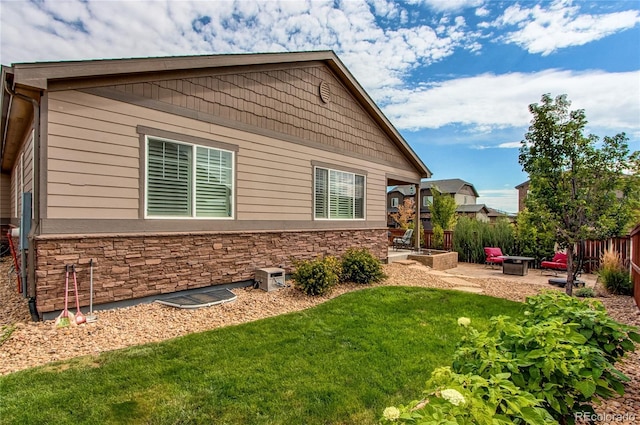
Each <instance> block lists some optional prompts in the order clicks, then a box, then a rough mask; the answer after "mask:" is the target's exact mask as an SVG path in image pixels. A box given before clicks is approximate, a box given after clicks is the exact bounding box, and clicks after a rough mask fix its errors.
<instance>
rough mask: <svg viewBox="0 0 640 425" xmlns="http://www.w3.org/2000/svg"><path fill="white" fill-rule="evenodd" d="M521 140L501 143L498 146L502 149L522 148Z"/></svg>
mask: <svg viewBox="0 0 640 425" xmlns="http://www.w3.org/2000/svg"><path fill="white" fill-rule="evenodd" d="M520 146H521V144H520V142H506V143H500V144H499V145H498V148H501V149H520Z"/></svg>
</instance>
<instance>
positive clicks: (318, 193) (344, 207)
mask: <svg viewBox="0 0 640 425" xmlns="http://www.w3.org/2000/svg"><path fill="white" fill-rule="evenodd" d="M364 188H365V177H364V176H362V175H359V174H354V173H349V172H345V171H338V170H331V169H327V168H320V167H316V169H315V182H314V199H315V206H314V213H315V218H316V219H333V220H350V219H351V220H354V219H364V197H365V195H364V194H365V190H364Z"/></svg>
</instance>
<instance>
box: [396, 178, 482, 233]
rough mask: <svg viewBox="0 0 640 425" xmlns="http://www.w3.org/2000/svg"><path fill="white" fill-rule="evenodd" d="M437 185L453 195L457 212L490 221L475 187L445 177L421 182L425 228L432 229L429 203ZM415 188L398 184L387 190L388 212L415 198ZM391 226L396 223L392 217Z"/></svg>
mask: <svg viewBox="0 0 640 425" xmlns="http://www.w3.org/2000/svg"><path fill="white" fill-rule="evenodd" d="M433 187H436V188H438V190H439V191H440V193H442V194H446V195H449V196H452V197H453V198H454V199H455V201H456V204H457V205H458V208H457V209H456V212H457V213H458V214H459V215H466V216H475V218H477V219H478V220H481V221H489V217H488V213H489V210H488V209H487V208H486V207H485V206H484V204H476V201H477V199H478V197H479V196H480V195H478V192H477V191H476V189H475V187H474V186H473V185H472V184H471V183H468V182H466V181H464V180H461V179H445V180H429V181H424V182H422V183H421V184H420V197H419V199H420V218H421V220H422V224H423V226H424V228H425V229H431V227H432V226H431V213H430V212H429V204H430V203H431V202H433V194H432V193H431V188H433ZM415 193H416V192H415V188H414V187H413V186H409V185H403V186H396V187H394V188H392V189H391V190H389V191H388V192H387V213H388V214H391V213H395V212H397V211H398V210H397V206H398V205H400V204H402V203H403V202H404V200H405V199H407V198H412V199H414V200H415ZM387 223H388V224H389V226H394V225H395V223H394V221H393V219H392V218H391V217H389V218H388V219H387Z"/></svg>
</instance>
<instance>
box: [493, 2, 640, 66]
mask: <svg viewBox="0 0 640 425" xmlns="http://www.w3.org/2000/svg"><path fill="white" fill-rule="evenodd" d="M639 23H640V11H638V10H628V11H623V12H614V13H606V14H604V13H603V14H598V15H589V14H581V13H580V7H578V6H573V2H572V1H570V0H558V1H556V2H554V3H552V4H551V5H550V6H549V7H548V8H547V9H544V8H543V7H542V6H540V5H539V4H536V5H535V6H533V7H529V8H522V7H521V6H520V5H519V4H515V5H512V6H509V7H508V8H507V9H506V10H505V11H504V13H503V14H502V16H501V17H499V18H498V19H497V20H496V21H495V22H494V25H495V26H497V27H500V28H505V27H511V26H516V27H517V30H515V31H512V32H509V33H507V34H506V35H504V36H503V37H502V39H503V40H504V41H506V42H507V43H513V44H517V45H518V46H521V47H522V48H524V49H526V50H527V51H528V52H529V53H540V54H542V55H543V56H546V55H549V54H551V53H553V52H555V51H557V50H559V49H562V48H566V47H570V46H581V45H584V44H587V43H589V42H592V41H595V40H599V39H601V38H604V37H606V36H609V35H611V34H615V33H617V32H620V31H623V30H627V29H630V28H633V27H635V26H636V25H638V24H639Z"/></svg>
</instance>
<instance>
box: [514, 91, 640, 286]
mask: <svg viewBox="0 0 640 425" xmlns="http://www.w3.org/2000/svg"><path fill="white" fill-rule="evenodd" d="M570 105H571V103H570V102H569V101H568V100H567V97H566V95H560V96H557V97H556V98H555V99H553V98H552V97H551V96H550V95H549V94H545V95H543V96H542V99H541V103H540V104H538V103H534V104H531V105H529V111H530V112H531V114H532V115H533V119H532V121H531V126H530V127H529V131H528V132H527V133H526V134H525V140H523V141H522V142H521V147H520V156H519V162H520V164H521V165H522V168H523V170H524V171H525V172H527V173H528V174H529V178H530V190H529V194H528V196H527V208H528V209H529V211H531V213H533V214H540V215H542V216H543V217H544V218H545V220H548V223H549V224H550V225H551V226H552V228H554V229H555V237H556V242H557V243H558V244H559V245H560V246H561V247H562V248H565V249H566V252H567V257H568V259H567V260H568V261H567V284H566V286H565V290H566V292H567V294H569V295H571V294H572V290H573V280H574V276H575V271H576V270H575V265H574V262H573V253H574V246H575V244H576V243H578V242H580V241H582V240H585V239H600V238H607V237H611V236H614V235H617V234H620V233H621V232H622V230H623V229H624V228H625V227H626V226H627V224H628V222H629V221H630V220H631V217H632V215H633V212H632V202H633V201H634V200H636V199H637V196H638V191H639V189H638V188H639V183H638V180H639V179H640V175H639V173H640V171H639V170H640V158H639V157H640V154H639V153H638V152H634V153H630V151H629V148H628V145H627V140H628V139H627V137H626V135H625V134H624V133H620V134H617V135H615V136H613V137H609V136H606V137H604V138H603V139H602V141H600V139H599V138H598V137H597V136H595V135H592V134H590V135H585V134H584V130H585V127H586V125H587V119H586V116H585V112H584V110H581V109H579V110H574V111H570V110H569V107H570Z"/></svg>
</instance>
